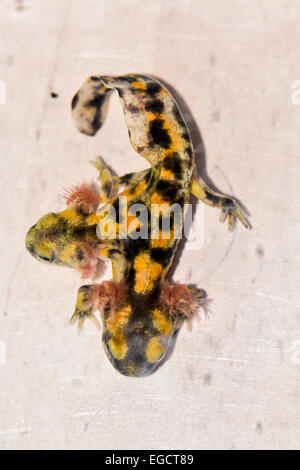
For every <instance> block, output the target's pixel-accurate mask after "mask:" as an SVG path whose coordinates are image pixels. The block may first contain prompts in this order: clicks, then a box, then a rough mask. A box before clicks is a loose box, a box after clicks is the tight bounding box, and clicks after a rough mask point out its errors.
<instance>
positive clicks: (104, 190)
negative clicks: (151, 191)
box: [90, 157, 151, 203]
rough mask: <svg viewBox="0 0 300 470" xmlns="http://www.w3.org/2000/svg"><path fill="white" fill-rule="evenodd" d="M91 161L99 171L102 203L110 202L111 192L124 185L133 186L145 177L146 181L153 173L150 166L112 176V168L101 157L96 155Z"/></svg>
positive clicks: (126, 186)
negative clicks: (145, 168)
mask: <svg viewBox="0 0 300 470" xmlns="http://www.w3.org/2000/svg"><path fill="white" fill-rule="evenodd" d="M90 163H91V164H92V165H93V166H94V167H95V168H96V169H97V170H98V171H99V179H100V194H99V197H100V203H108V202H110V200H111V194H114V193H115V192H116V191H118V190H119V189H120V188H121V187H122V186H124V187H125V188H131V187H133V186H135V185H137V184H138V183H140V182H141V181H142V180H143V179H145V182H146V181H147V180H148V177H149V176H150V173H151V168H150V169H147V170H142V171H136V172H133V173H126V174H125V175H123V176H112V175H111V172H110V170H109V169H108V168H107V166H106V165H105V163H104V162H103V161H102V159H101V158H100V157H96V158H95V160H92V161H91V162H90Z"/></svg>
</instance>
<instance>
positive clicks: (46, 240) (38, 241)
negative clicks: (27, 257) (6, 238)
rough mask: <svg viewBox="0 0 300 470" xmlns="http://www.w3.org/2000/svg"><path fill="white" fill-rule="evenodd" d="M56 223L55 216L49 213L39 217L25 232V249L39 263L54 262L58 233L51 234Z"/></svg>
mask: <svg viewBox="0 0 300 470" xmlns="http://www.w3.org/2000/svg"><path fill="white" fill-rule="evenodd" d="M56 222H57V215H56V214H55V213H54V212H51V213H49V214H46V215H44V216H43V217H41V219H39V220H38V222H37V223H36V224H35V225H33V226H32V227H31V228H30V229H29V230H28V232H27V235H26V241H25V244H26V248H27V250H28V251H29V253H30V254H31V255H32V256H34V257H35V258H36V259H38V260H39V261H43V262H46V263H53V262H55V244H56V243H55V242H56V240H55V239H56V238H57V237H59V233H58V232H56V233H54V232H53V227H54V226H55V225H56ZM51 231H52V236H51Z"/></svg>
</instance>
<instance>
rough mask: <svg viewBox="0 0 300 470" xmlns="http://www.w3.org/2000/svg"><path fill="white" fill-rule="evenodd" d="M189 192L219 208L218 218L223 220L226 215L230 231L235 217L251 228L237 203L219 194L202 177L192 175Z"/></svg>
mask: <svg viewBox="0 0 300 470" xmlns="http://www.w3.org/2000/svg"><path fill="white" fill-rule="evenodd" d="M191 193H192V194H193V195H194V196H196V197H197V198H198V199H200V200H201V201H203V202H204V203H205V204H207V205H209V206H212V207H218V208H220V209H221V215H220V220H221V222H224V221H225V219H226V218H227V217H228V229H229V231H230V232H232V230H233V228H234V225H235V221H236V219H239V220H240V221H241V222H242V224H243V225H244V227H246V228H251V225H250V223H249V221H248V220H247V217H246V214H245V212H244V211H243V209H242V208H241V207H240V206H239V204H238V203H237V202H236V201H235V200H234V199H233V198H232V197H230V196H226V195H225V194H220V193H217V192H215V191H213V190H212V189H210V187H209V186H208V185H207V184H206V183H205V181H203V179H202V178H200V177H199V176H197V178H196V177H195V176H194V177H193V179H192V185H191Z"/></svg>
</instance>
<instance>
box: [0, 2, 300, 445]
mask: <svg viewBox="0 0 300 470" xmlns="http://www.w3.org/2000/svg"><path fill="white" fill-rule="evenodd" d="M0 6H1V17H0V31H1V33H0V80H1V82H0V94H1V97H0V98H1V100H2V101H1V102H2V103H3V101H4V99H3V88H4V86H5V90H6V104H0V119H1V125H0V142H1V154H0V159H1V160H0V163H1V196H2V203H1V211H0V220H1V232H0V250H1V258H0V259H1V283H0V289H1V291H0V292H1V310H0V448H4V449H12V448H18V449H32V448H38V449H45V448H47V449H49V448H61V449H62V448H63V449H70V448H75V449H81V448H98V449H103V448H108V449H126V448H130V449H134V448H136V449H144V448H150V449H164V448H165V449H168V448H172V449H209V448H210V449H220V448H224V449H242V448H245V449H256V448H258V449H267V448H281V449H291V448H297V447H299V440H300V407H299V401H300V396H299V392H300V314H299V293H298V291H299V259H300V257H299V235H300V224H299V209H300V207H299V193H298V188H299V176H300V174H299V161H300V160H299V153H300V149H299V145H300V133H299V127H300V104H297V103H300V93H298V92H297V89H293V86H297V83H294V82H295V81H296V80H300V62H299V44H300V5H299V1H298V0H227V1H226V2H224V1H222V0H219V1H218V0H210V1H209V2H207V1H206V0H176V1H175V0H174V1H171V0H164V1H162V0H149V1H147V2H144V1H139V0H85V1H83V0H65V1H61V0H51V1H50V0H47V1H43V2H42V1H37V0H35V1H34V0H32V1H29V0H28V1H23V2H22V1H15V2H14V1H13V0H1V2H0ZM126 72H144V73H152V74H154V75H156V76H158V77H161V78H162V79H164V80H166V81H167V82H168V83H169V84H171V85H172V86H173V87H174V88H175V89H176V90H177V92H178V93H180V95H181V96H182V97H183V99H184V100H185V103H186V105H187V107H188V108H189V110H190V112H191V113H192V115H193V118H194V120H195V122H196V123H197V124H198V126H199V130H200V132H201V134H202V138H203V142H204V145H205V150H206V172H204V174H205V173H206V174H207V175H208V177H209V178H210V179H211V180H212V181H213V182H214V184H215V185H217V186H218V187H219V188H220V189H222V190H223V191H226V192H232V193H233V194H235V195H236V196H238V197H239V198H240V199H241V201H242V202H243V203H244V205H245V206H246V207H247V208H248V210H249V211H250V212H251V215H252V217H251V221H252V224H253V230H252V231H251V232H247V231H246V230H244V229H243V227H242V226H239V227H238V230H237V231H236V232H235V233H234V235H231V234H229V233H228V232H227V230H226V227H225V226H224V225H222V224H220V223H219V222H218V213H217V211H215V210H214V209H211V208H207V207H205V209H204V243H203V247H202V249H201V250H184V251H183V253H182V256H181V258H180V260H179V263H178V266H177V269H176V271H175V274H174V279H175V280H176V281H180V282H194V283H196V284H198V285H199V287H202V288H204V289H205V290H206V291H207V292H208V294H209V297H210V298H211V299H213V302H212V303H211V310H212V313H211V316H210V318H209V319H208V320H203V321H201V322H195V324H194V328H193V331H192V333H190V332H188V331H187V330H186V329H185V328H183V330H182V331H181V333H180V335H179V338H178V341H177V345H176V348H175V351H174V353H173V355H172V357H171V359H170V360H169V361H168V362H167V363H166V364H165V365H164V366H163V367H162V368H161V369H159V371H158V372H157V373H156V374H155V375H153V376H150V377H147V378H144V379H129V378H126V377H123V376H121V375H118V374H117V372H115V370H113V368H112V367H111V365H110V364H109V362H108V360H107V359H106V357H105V355H104V352H103V351H102V348H101V344H100V333H99V332H98V331H97V330H96V329H95V327H94V326H93V325H92V324H88V323H87V324H86V326H85V328H84V331H83V332H82V334H80V335H79V334H78V333H77V330H76V328H75V327H70V326H69V324H68V320H69V318H70V316H71V314H72V310H73V307H74V302H75V298H76V291H77V288H78V286H79V285H80V279H79V277H78V275H76V273H74V272H72V271H71V270H70V271H69V270H68V269H64V268H57V267H54V266H47V265H43V264H39V263H37V262H36V260H34V259H33V258H31V257H30V256H29V254H28V253H27V252H26V250H25V248H24V237H25V233H26V230H27V229H28V228H29V227H30V226H31V225H32V224H33V223H34V222H35V221H36V220H37V218H39V217H40V216H41V215H42V214H44V213H46V212H49V211H52V210H54V211H58V210H60V209H61V207H62V202H61V199H60V198H59V194H60V193H61V192H62V188H63V187H65V186H70V185H72V184H73V183H75V182H80V181H82V180H87V181H89V180H91V179H92V178H94V177H95V171H94V169H93V168H92V167H91V166H90V165H89V164H88V160H90V159H91V158H92V157H93V156H94V155H96V154H101V156H102V157H103V158H104V159H105V160H106V162H107V163H109V164H110V165H111V166H112V168H113V169H114V170H115V171H116V172H117V173H119V174H122V173H124V172H125V171H131V170H132V171H133V170H138V169H143V168H146V167H147V163H146V162H144V161H143V160H142V159H141V158H139V157H138V155H136V154H135V152H134V151H133V150H132V149H131V147H130V144H129V141H128V137H127V130H126V128H125V126H124V123H123V117H122V112H121V109H120V107H119V105H118V100H117V98H116V97H114V98H113V99H112V103H111V108H110V110H109V113H108V119H107V122H106V123H105V126H104V127H103V130H102V132H101V133H100V134H99V135H97V137H96V138H94V139H91V138H88V137H85V136H83V135H80V134H79V133H78V132H77V131H76V129H75V128H74V126H73V124H72V121H71V118H70V108H69V106H70V100H71V97H72V95H73V94H74V92H75V91H76V90H77V89H78V88H79V86H80V85H81V83H82V82H83V80H84V79H85V78H86V77H87V76H88V75H91V74H97V73H101V74H118V73H126ZM298 85H299V84H298ZM51 92H54V93H56V94H57V95H58V96H57V97H56V98H52V97H51V96H50V94H51ZM186 117H187V119H188V121H189V123H190V125H192V124H193V122H192V121H191V115H190V116H189V115H188V114H186ZM192 130H193V129H192ZM193 133H194V137H195V138H196V147H197V148H196V150H197V155H198V157H199V155H201V154H202V153H203V152H202V151H201V148H200V146H199V145H198V144H199V140H198V144H197V135H196V134H197V131H196V129H194V131H193ZM200 166H202V167H203V162H202V163H201V162H200ZM297 193H298V194H297ZM198 210H200V211H201V209H200V206H199V207H198ZM104 277H105V278H109V277H110V267H109V266H108V267H107V269H106V271H105V274H104Z"/></svg>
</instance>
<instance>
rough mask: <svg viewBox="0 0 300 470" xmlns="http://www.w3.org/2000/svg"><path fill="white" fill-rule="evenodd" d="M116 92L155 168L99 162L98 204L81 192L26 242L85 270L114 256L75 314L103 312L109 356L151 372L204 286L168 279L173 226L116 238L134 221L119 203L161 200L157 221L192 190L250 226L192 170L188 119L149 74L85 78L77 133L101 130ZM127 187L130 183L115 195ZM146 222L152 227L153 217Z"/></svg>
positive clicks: (135, 142)
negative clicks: (110, 217)
mask: <svg viewBox="0 0 300 470" xmlns="http://www.w3.org/2000/svg"><path fill="white" fill-rule="evenodd" d="M114 89H115V90H117V92H118V94H119V98H120V103H121V105H122V108H123V111H124V117H125V122H126V125H127V128H128V133H129V138H130V142H131V145H132V146H133V148H134V149H135V150H136V152H137V153H138V154H139V155H141V156H142V157H144V158H145V159H146V160H148V162H149V163H150V165H151V168H150V169H149V170H145V171H143V172H139V173H131V174H128V175H124V176H123V177H121V178H112V177H111V175H110V173H109V171H108V170H107V168H105V166H104V165H103V164H102V162H101V161H100V160H97V161H96V162H95V166H96V167H97V168H98V170H99V172H100V179H101V183H102V186H101V189H100V201H99V202H100V203H101V210H98V211H97V210H96V209H95V208H94V209H93V210H92V211H90V210H88V209H87V208H86V204H84V202H85V201H84V200H82V198H81V199H80V198H79V202H78V200H77V201H76V203H74V204H69V207H68V208H67V209H66V210H64V211H63V212H61V213H59V214H54V213H51V214H48V215H46V216H44V217H42V218H41V219H40V220H39V221H38V223H37V224H36V225H34V226H33V227H32V228H31V229H30V230H29V232H28V234H27V238H26V246H27V248H28V250H29V251H30V252H31V253H32V254H33V256H35V257H36V258H38V259H40V260H43V261H47V262H52V263H56V264H60V265H64V266H71V267H75V268H78V269H79V270H80V269H81V268H82V269H83V270H84V269H85V267H86V268H87V271H89V269H90V268H91V266H94V265H95V263H96V262H97V260H98V259H99V257H103V256H105V257H107V258H109V259H110V260H111V262H112V270H113V279H112V280H111V281H104V282H103V283H102V284H91V285H85V286H82V287H81V288H80V289H79V291H78V296H77V303H76V308H75V313H74V315H73V317H72V319H73V320H77V319H78V321H79V324H81V323H82V321H83V320H84V319H85V318H86V317H87V316H91V315H92V314H93V313H94V311H95V310H100V312H101V316H102V321H103V325H104V329H103V336H102V339H103V345H104V349H105V351H106V353H107V355H108V357H109V359H110V361H111V362H112V364H113V365H114V367H115V368H116V369H117V370H118V371H119V372H120V373H122V374H124V375H127V376H136V377H137V376H145V375H149V374H150V373H152V372H153V371H155V370H156V369H157V368H158V366H159V365H160V364H161V363H162V362H163V361H164V359H165V358H166V357H167V356H168V352H169V351H170V348H172V341H173V340H174V338H175V335H176V333H177V331H178V330H179V329H180V327H181V325H182V323H183V321H184V319H185V318H186V317H189V316H190V315H192V314H193V313H194V312H195V311H196V310H197V307H198V306H199V304H200V303H202V302H203V301H204V299H205V293H204V291H202V290H200V289H195V288H190V287H187V286H184V285H181V284H180V285H175V286H172V285H170V284H169V283H168V282H166V281H165V276H166V273H167V271H168V268H169V266H170V264H171V262H172V259H173V256H174V253H175V251H176V248H177V246H178V242H179V240H178V239H176V238H175V236H174V227H173V226H172V224H171V230H170V234H169V236H168V238H165V237H164V233H163V231H162V228H161V227H159V229H158V231H157V233H156V236H155V237H152V238H151V236H149V237H148V238H145V239H143V238H138V239H133V238H131V237H130V234H128V235H127V237H126V238H121V237H120V236H119V235H120V225H119V224H121V219H122V218H124V217H127V221H128V222H134V219H135V217H134V216H132V215H130V214H129V213H128V211H127V210H126V211H125V212H124V210H123V209H122V210H121V208H120V207H121V206H120V204H119V202H120V197H121V196H122V197H126V198H127V203H128V210H130V207H132V206H133V204H143V207H145V208H146V210H147V212H148V214H150V215H151V211H152V210H153V207H154V206H153V205H159V206H160V207H161V208H162V211H161V218H163V217H164V216H167V215H168V214H169V209H170V207H171V206H172V205H174V204H177V205H178V206H180V207H181V208H182V218H183V208H184V204H187V203H188V201H189V197H190V193H191V192H192V193H193V194H194V195H196V196H197V197H198V198H200V199H201V200H202V201H203V202H205V203H207V204H209V205H212V206H215V207H219V208H220V209H221V210H222V214H223V219H224V218H225V217H226V216H227V217H228V221H229V229H230V230H232V227H233V224H234V221H235V218H239V219H240V220H241V222H242V223H243V224H244V225H245V227H247V228H248V227H249V224H248V222H247V220H246V218H245V216H244V213H243V212H242V210H241V208H240V207H239V206H238V205H237V204H236V202H235V201H234V200H233V199H232V198H230V197H228V196H225V195H221V194H218V193H216V192H214V191H212V190H211V189H210V188H209V187H208V186H207V185H206V184H205V183H204V181H202V180H201V179H200V178H199V177H198V178H196V177H195V176H194V152H193V147H192V142H191V138H190V135H189V132H188V129H187V127H186V124H185V122H184V119H183V117H182V115H181V113H180V110H179V109H178V106H177V104H176V103H175V101H174V99H173V97H172V96H171V94H170V93H169V92H168V90H167V89H166V88H165V87H163V86H162V85H161V84H160V83H159V82H158V81H156V80H154V79H153V78H151V77H149V76H145V75H135V74H131V75H125V76H118V77H110V76H109V77H108V76H93V77H90V78H88V79H87V80H86V81H85V82H84V84H83V86H82V87H81V88H80V90H79V91H78V92H77V93H76V94H75V96H74V98H73V101H72V115H73V119H74V122H75V124H76V126H77V128H78V129H79V131H81V132H83V133H85V134H88V135H94V134H95V133H96V132H97V130H98V129H99V128H100V127H101V124H102V123H103V121H104V119H105V113H106V109H107V104H108V99H109V95H110V92H111V91H112V90H114ZM121 186H125V189H123V191H121V192H119V193H117V194H116V195H114V196H112V194H113V193H114V192H115V191H114V190H115V189H116V188H120V187H121ZM108 205H112V206H113V207H114V209H115V210H116V213H117V216H118V218H117V221H116V224H115V225H116V226H115V229H116V236H115V237H114V238H108V239H104V238H99V236H98V235H99V234H98V235H97V231H96V227H97V224H98V223H99V222H101V220H103V217H104V214H106V215H107V212H106V209H107V207H108ZM171 220H172V218H171ZM136 222H137V223H138V222H139V221H138V220H137V221H136ZM173 223H174V220H173ZM147 224H148V230H149V234H150V233H151V228H152V227H151V217H149V218H148V222H147Z"/></svg>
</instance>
